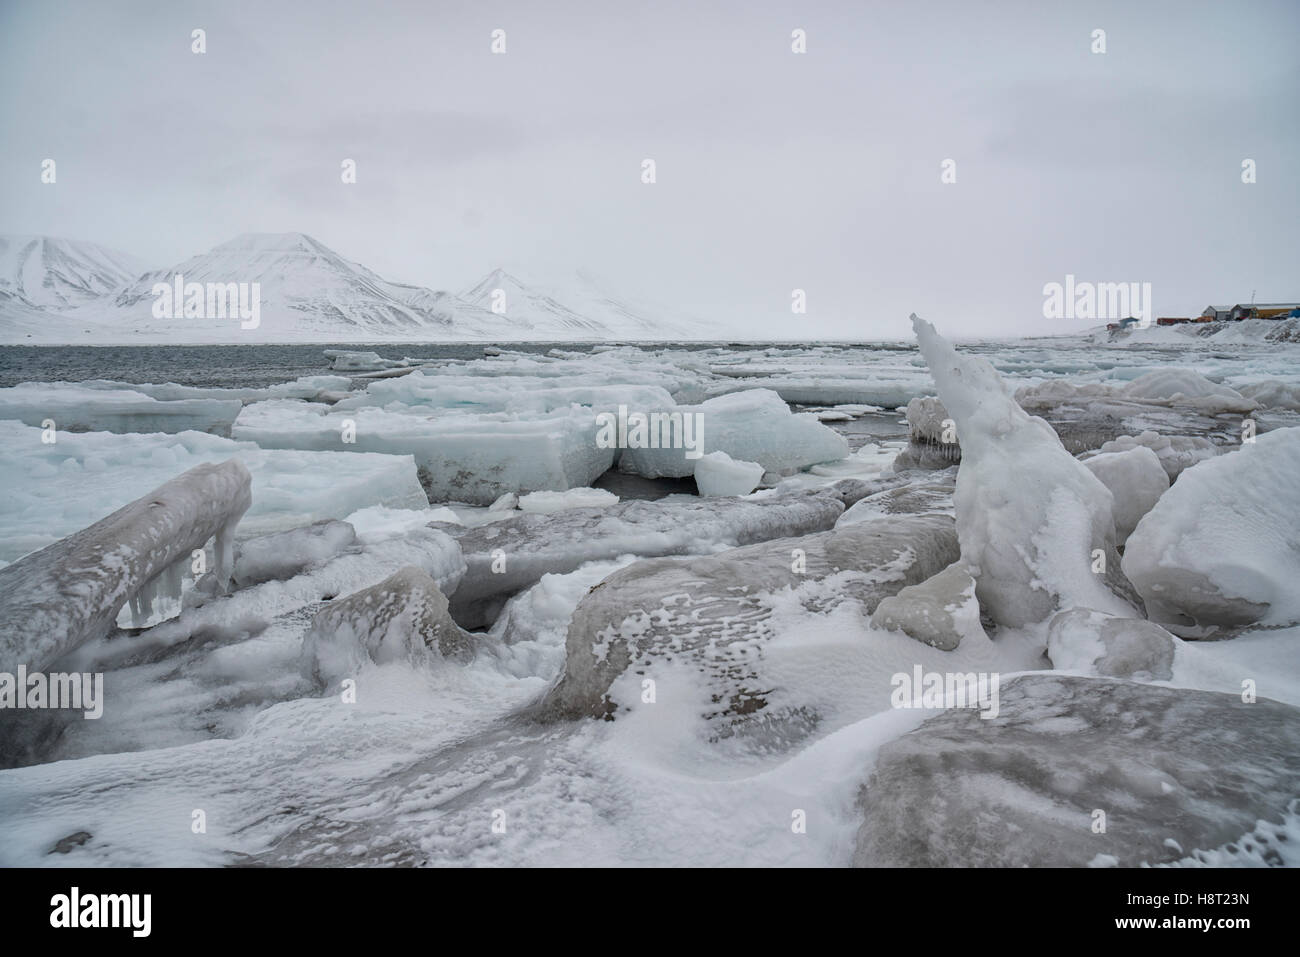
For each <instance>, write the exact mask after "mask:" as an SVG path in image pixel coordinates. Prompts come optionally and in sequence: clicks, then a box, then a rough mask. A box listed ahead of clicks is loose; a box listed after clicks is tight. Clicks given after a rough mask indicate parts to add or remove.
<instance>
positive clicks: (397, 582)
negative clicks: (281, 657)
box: [302, 565, 473, 684]
mask: <svg viewBox="0 0 1300 957" xmlns="http://www.w3.org/2000/svg"><path fill="white" fill-rule="evenodd" d="M472 648H473V636H471V635H469V634H467V633H466V632H463V631H461V629H460V628H459V627H457V625H456V623H455V622H454V621H452V620H451V616H450V615H449V614H448V613H447V599H446V597H445V596H444V595H443V593H442V592H441V591H440V590H439V588H438V583H437V582H435V581H434V580H433V579H432V578H430V577H429V573H428V572H426V571H425V570H424V569H422V568H419V567H417V566H415V565H408V566H406V567H405V568H401V569H398V570H397V571H396V572H394V573H393V574H392V575H390V576H389V577H388V578H385V579H384V580H383V581H381V582H380V583H379V584H377V585H371V586H370V587H369V588H366V589H363V590H361V591H359V592H355V593H354V594H351V595H348V596H347V597H346V598H336V599H335V600H334V601H332V602H330V603H329V604H328V605H326V606H325V607H324V608H322V609H321V610H320V611H318V612H317V613H316V616H315V617H314V618H313V619H312V623H311V628H310V629H309V630H308V632H307V635H306V637H305V638H304V639H303V646H302V662H303V668H304V670H305V671H307V672H309V673H310V674H311V676H312V677H313V678H314V679H316V680H317V681H319V682H322V683H327V684H328V683H330V682H333V681H337V680H339V679H341V678H346V677H349V676H352V675H355V674H356V673H357V671H358V670H360V669H361V668H362V667H363V666H364V665H365V664H367V663H369V662H374V663H375V664H387V663H388V662H392V661H401V660H411V661H420V660H424V659H425V658H426V657H427V656H428V655H429V654H430V652H432V653H433V655H435V656H436V657H439V658H455V659H462V660H464V659H467V658H469V657H470V655H471V654H472Z"/></svg>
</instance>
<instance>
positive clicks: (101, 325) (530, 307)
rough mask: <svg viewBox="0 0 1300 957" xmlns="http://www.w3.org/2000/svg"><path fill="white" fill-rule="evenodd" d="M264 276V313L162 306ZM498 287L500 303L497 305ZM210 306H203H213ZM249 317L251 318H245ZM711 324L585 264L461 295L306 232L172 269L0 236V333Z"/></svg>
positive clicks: (527, 332)
mask: <svg viewBox="0 0 1300 957" xmlns="http://www.w3.org/2000/svg"><path fill="white" fill-rule="evenodd" d="M178 276H180V277H183V279H184V282H185V283H186V284H187V285H188V284H190V283H199V284H202V285H204V287H205V290H206V287H207V285H208V284H220V285H221V286H223V287H225V286H227V285H228V284H230V283H236V284H247V285H246V287H245V290H246V292H245V295H246V297H247V298H246V300H245V302H246V303H247V302H251V299H252V296H251V292H252V289H251V287H252V284H254V283H256V284H257V285H258V295H257V297H256V298H257V301H258V304H259V308H258V315H257V317H256V322H255V323H253V322H251V321H249V322H241V318H240V317H238V316H230V315H227V314H218V315H212V316H208V317H206V318H199V317H196V316H190V317H185V316H184V308H183V303H178V304H174V308H173V311H172V312H171V313H170V314H169V315H168V314H163V315H160V316H155V315H154V308H155V305H156V304H157V303H158V296H156V295H155V293H154V287H155V285H156V284H158V283H162V284H165V285H167V286H169V287H173V288H174V284H175V282H176V279H177V277H178ZM497 289H501V290H502V291H503V292H504V295H505V300H504V305H505V309H504V311H493V308H492V306H493V303H494V302H495V301H497V298H498V297H495V296H494V293H495V291H496V290H497ZM205 312H206V309H205ZM243 318H244V319H248V317H243ZM704 333H705V326H704V324H703V323H701V322H699V321H697V320H693V319H683V317H681V316H678V315H675V314H672V313H670V312H668V311H667V310H664V309H662V308H659V307H652V306H646V305H643V304H641V303H632V302H630V301H627V300H623V299H620V298H617V297H615V296H612V295H609V294H608V293H606V292H605V291H604V290H603V289H601V288H600V287H599V286H597V285H596V284H595V283H594V282H593V281H592V280H591V279H590V278H589V277H586V276H582V275H581V274H579V275H578V277H577V278H576V279H575V280H574V281H573V282H571V283H570V284H569V285H568V286H567V287H565V289H564V290H563V291H562V292H556V291H552V290H550V289H548V288H546V287H543V286H539V285H536V284H530V283H526V282H524V281H522V280H520V279H517V278H516V277H514V276H512V275H510V274H509V273H506V272H505V271H504V270H500V269H497V270H493V271H492V272H491V273H489V274H488V275H487V276H486V277H485V278H484V279H483V280H482V281H481V282H480V283H478V284H477V285H476V286H474V287H473V288H472V289H470V290H469V291H468V292H467V293H466V295H465V296H464V297H459V296H456V295H455V294H454V293H451V292H446V291H441V290H434V289H428V288H425V287H423V286H416V285H410V284H406V283H398V282H391V281H389V280H387V279H384V278H383V277H381V276H379V275H377V274H376V273H374V272H372V271H371V270H369V269H367V268H366V267H365V266H362V265H360V264H359V263H356V262H352V261H351V260H348V259H345V258H344V257H343V256H340V255H339V254H338V253H336V252H335V251H334V250H332V249H330V248H329V247H327V246H325V245H324V244H323V243H321V242H319V241H318V240H316V239H314V238H312V237H311V236H308V235H306V234H304V233H245V234H243V235H240V236H237V237H236V238H234V239H232V240H230V241H229V242H225V243H222V244H221V245H219V246H216V247H214V248H212V249H210V250H208V251H207V252H204V253H201V254H199V255H197V256H192V257H190V258H189V259H187V260H185V261H184V262H180V263H177V264H175V265H173V266H170V267H168V268H165V269H155V270H152V271H148V272H146V271H145V270H144V268H143V267H141V266H140V265H139V263H137V262H136V261H135V260H134V259H132V258H131V257H129V256H126V255H124V254H121V253H116V252H113V251H112V250H106V249H103V248H102V247H98V246H95V245H94V244H93V243H84V242H79V241H75V240H59V239H50V238H47V237H13V238H10V239H5V240H0V341H6V342H15V343H16V342H27V343H41V342H44V343H76V342H81V343H96V344H99V343H118V342H124V343H127V342H139V343H202V342H211V343H236V342H348V343H358V342H382V341H385V340H388V341H405V342H413V341H440V340H441V341H455V340H481V339H490V340H498V341H503V342H509V341H519V340H528V339H531V340H541V341H550V340H584V339H585V340H598V339H611V338H616V339H650V340H653V339H675V338H704V337H705V335H704Z"/></svg>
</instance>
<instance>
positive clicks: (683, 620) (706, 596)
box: [539, 515, 958, 734]
mask: <svg viewBox="0 0 1300 957" xmlns="http://www.w3.org/2000/svg"><path fill="white" fill-rule="evenodd" d="M957 553H958V548H957V541H956V535H955V533H954V527H953V522H952V519H950V518H947V517H945V516H939V515H930V516H920V517H910V518H898V519H881V520H877V521H875V522H861V523H858V524H854V525H848V526H845V527H843V528H836V529H834V530H832V531H829V532H821V533H817V534H813V535H805V536H802V537H799V538H782V539H776V540H773V541H768V542H762V543H760V544H756V545H748V546H745V547H743V548H735V549H731V550H730V551H726V552H722V553H721V554H718V555H711V556H707V557H703V558H691V559H685V560H683V559H675V558H655V559H645V560H642V561H639V562H635V563H633V564H632V565H629V566H627V567H626V568H624V569H622V570H621V571H618V572H615V573H614V574H613V575H611V576H609V578H607V579H605V580H604V581H603V582H601V583H600V585H598V586H597V587H595V588H593V589H592V590H591V592H590V593H589V594H588V595H587V597H586V598H584V599H583V600H582V601H581V602H580V603H579V605H578V608H577V610H576V611H575V612H574V615H573V620H572V622H571V624H570V625H569V633H568V639H567V653H566V658H565V669H564V675H563V677H562V678H561V679H560V681H559V682H558V683H557V684H556V686H555V687H554V688H553V689H552V690H551V691H550V692H549V693H548V694H547V696H546V698H545V700H544V701H543V702H542V703H541V705H540V706H539V708H540V711H539V713H540V714H542V715H545V716H548V717H558V716H565V717H577V716H582V715H592V716H596V717H605V718H613V717H615V716H616V715H617V714H618V712H619V711H620V710H623V709H626V708H627V707H628V706H629V703H630V702H629V701H627V700H620V699H619V698H618V697H617V696H611V686H612V685H613V683H614V682H615V680H616V679H617V678H618V677H619V676H620V675H622V674H623V673H624V672H626V671H627V670H628V669H629V668H635V670H636V672H637V674H648V673H652V672H654V671H655V669H656V667H657V666H658V665H662V664H665V663H666V662H670V661H674V660H676V661H679V662H681V661H684V663H685V665H687V666H689V667H691V668H698V669H701V670H703V671H705V672H706V674H707V677H706V679H705V682H706V684H707V686H708V692H707V694H706V695H705V696H704V697H703V699H702V700H698V701H696V702H695V707H697V708H699V709H700V713H701V714H702V715H703V716H704V718H705V720H710V721H716V722H717V728H715V733H717V734H728V733H730V731H726V730H723V729H726V728H730V726H732V725H733V724H735V723H737V722H743V721H744V720H745V718H746V716H748V715H751V714H753V713H754V712H759V711H763V712H764V713H763V715H762V716H761V719H762V721H763V722H764V723H767V722H771V721H776V722H777V723H781V724H786V723H790V722H793V724H794V725H802V724H804V723H805V722H812V723H815V722H816V718H815V716H813V715H811V714H808V713H806V712H805V711H804V710H803V709H802V708H801V703H800V702H797V701H793V702H792V701H789V700H786V697H785V695H784V694H783V693H782V689H781V688H780V687H778V686H774V685H773V683H772V682H771V680H770V676H768V675H765V674H763V658H764V656H765V652H764V651H763V646H764V644H765V643H766V642H767V641H769V640H770V639H771V638H772V637H773V636H774V632H773V629H772V627H771V625H770V621H769V619H770V618H771V616H772V614H773V611H774V608H775V605H776V603H777V600H776V599H774V598H773V595H774V594H776V593H780V592H783V591H789V590H791V589H793V590H794V596H795V597H796V599H797V600H799V601H800V602H801V604H802V605H803V607H804V608H805V609H806V610H807V611H809V612H812V611H815V610H820V611H826V610H827V609H828V608H831V607H833V606H835V605H838V604H840V603H842V602H844V601H846V600H852V601H854V602H855V603H856V604H857V605H858V606H859V607H860V608H861V611H862V613H863V614H870V613H871V611H873V610H874V609H875V608H876V606H877V605H878V604H879V603H880V601H881V600H882V599H883V598H885V597H887V596H889V595H893V594H896V593H897V592H898V591H899V589H901V588H903V587H904V586H906V585H914V584H918V583H920V582H922V581H924V580H925V579H927V578H929V577H930V576H931V575H934V574H935V573H936V572H938V571H940V570H941V569H943V568H944V567H945V566H947V565H949V564H950V563H952V562H953V561H955V560H956V558H957ZM818 582H821V583H823V584H824V585H825V588H824V589H823V590H820V591H819V592H818V591H817V590H816V589H815V588H814V585H815V583H818ZM805 589H806V590H807V591H808V594H807V595H805V594H804V590H805ZM769 707H770V708H771V710H764V709H768V708H769ZM774 716H776V717H774Z"/></svg>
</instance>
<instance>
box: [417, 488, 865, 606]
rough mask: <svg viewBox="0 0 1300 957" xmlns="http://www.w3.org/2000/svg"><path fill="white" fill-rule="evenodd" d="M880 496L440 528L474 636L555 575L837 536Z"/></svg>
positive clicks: (773, 498)
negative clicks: (452, 553)
mask: <svg viewBox="0 0 1300 957" xmlns="http://www.w3.org/2000/svg"><path fill="white" fill-rule="evenodd" d="M869 490H870V486H868V485H866V484H865V483H861V482H852V481H845V482H839V483H837V485H836V486H834V487H831V488H827V489H818V490H809V491H801V492H794V493H790V494H770V495H769V496H768V497H760V498H747V499H732V498H717V499H709V500H707V501H702V500H697V501H658V502H643V501H628V502H619V503H618V504H617V505H611V506H608V507H606V508H572V509H565V510H564V511H560V512H556V513H554V514H551V515H530V514H527V513H524V514H520V515H514V516H511V517H510V518H507V519H505V520H503V521H499V522H492V523H491V524H488V525H482V526H479V527H477V528H469V529H466V528H458V527H455V526H445V525H440V526H438V527H439V528H440V529H441V530H443V531H445V532H447V533H448V534H449V535H451V536H453V537H454V538H456V539H457V540H458V541H459V542H460V546H461V549H462V551H463V552H464V555H465V562H466V566H467V571H466V574H465V579H464V581H462V582H461V584H460V587H459V588H457V589H456V591H455V593H454V594H452V596H451V610H452V614H453V615H454V616H455V618H456V620H457V621H458V622H460V623H461V625H462V626H464V627H466V628H477V627H480V626H482V625H486V624H490V623H491V622H492V621H494V620H495V618H496V616H497V613H498V612H499V611H500V609H501V606H502V605H503V604H504V603H505V601H506V600H507V599H508V598H510V597H511V596H512V595H514V594H516V593H518V592H520V591H522V590H523V589H525V588H527V587H529V586H530V585H532V584H534V583H535V582H537V580H538V579H539V578H541V577H542V575H544V574H546V573H548V572H551V573H556V574H562V573H564V572H570V571H573V570H574V569H576V568H578V567H579V566H580V565H584V564H586V563H587V562H593V561H609V560H612V559H615V558H618V557H619V556H620V555H640V556H645V557H654V556H659V555H681V554H688V553H691V552H696V553H701V552H710V551H714V550H716V549H717V548H719V547H726V546H735V545H748V544H751V543H753V542H761V541H765V540H767V539H771V538H781V537H784V536H788V535H803V534H807V533H808V532H815V531H821V530H824V529H827V528H830V527H831V526H832V525H834V524H835V520H836V519H837V518H839V517H840V515H841V514H843V512H844V506H845V503H846V501H856V500H857V498H860V497H861V496H862V495H864V494H866V493H867V492H868V491H869Z"/></svg>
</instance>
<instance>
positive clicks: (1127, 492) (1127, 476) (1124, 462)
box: [1083, 445, 1169, 545]
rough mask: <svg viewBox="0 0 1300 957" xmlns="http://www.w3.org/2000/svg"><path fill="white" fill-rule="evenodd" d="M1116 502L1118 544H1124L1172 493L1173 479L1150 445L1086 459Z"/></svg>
mask: <svg viewBox="0 0 1300 957" xmlns="http://www.w3.org/2000/svg"><path fill="white" fill-rule="evenodd" d="M1083 464H1084V465H1086V466H1087V467H1088V470H1089V471H1090V472H1092V474H1093V475H1095V476H1097V478H1099V479H1101V482H1102V484H1103V485H1105V486H1106V488H1108V489H1110V494H1111V495H1112V496H1113V497H1114V499H1115V508H1114V516H1115V544H1116V545H1123V544H1124V542H1125V541H1127V540H1128V537H1129V535H1131V534H1132V533H1133V529H1135V528H1137V523H1138V522H1139V521H1140V520H1141V518H1142V516H1143V515H1145V514H1146V513H1147V512H1149V511H1151V509H1152V508H1153V507H1154V506H1155V504H1156V502H1157V501H1158V500H1159V498H1160V496H1161V495H1163V494H1165V492H1167V491H1168V490H1169V476H1168V474H1166V472H1165V470H1164V466H1162V465H1161V464H1160V458H1159V456H1157V455H1156V453H1155V452H1153V451H1152V450H1151V449H1149V448H1147V447H1146V446H1141V445H1139V446H1135V447H1133V448H1131V449H1128V450H1127V451H1124V452H1102V453H1101V454H1099V455H1093V456H1090V457H1088V458H1085V459H1084V460H1083Z"/></svg>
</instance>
